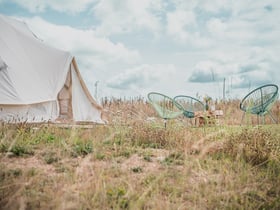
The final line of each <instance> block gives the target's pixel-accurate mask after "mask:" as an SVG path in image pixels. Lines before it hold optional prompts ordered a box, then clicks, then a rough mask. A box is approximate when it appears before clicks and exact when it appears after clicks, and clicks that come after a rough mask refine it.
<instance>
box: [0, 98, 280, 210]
mask: <svg viewBox="0 0 280 210" xmlns="http://www.w3.org/2000/svg"><path fill="white" fill-rule="evenodd" d="M236 105H237V102H236V101H230V102H226V103H220V104H217V105H216V107H219V108H221V109H223V110H224V113H225V114H224V116H223V118H222V119H220V124H218V125H211V126H204V127H196V126H194V124H192V123H191V122H190V120H189V119H184V118H183V117H182V118H178V119H174V120H170V121H168V122H167V126H166V128H165V127H164V123H163V121H162V120H161V119H159V118H157V116H156V113H155V112H154V110H153V109H152V107H151V106H150V105H149V104H148V103H146V102H145V101H144V100H141V99H139V100H136V101H121V100H117V101H107V102H106V104H105V103H104V106H105V109H107V110H108V111H107V114H108V116H107V119H108V122H109V123H108V124H107V125H91V127H78V126H72V127H71V126H69V127H58V126H55V125H51V124H50V125H29V124H21V125H8V124H1V126H0V158H1V162H0V209H279V208H280V188H279V186H280V141H279V135H280V134H279V133H280V127H279V125H278V124H276V125H273V124H270V121H269V119H267V124H266V125H258V124H257V120H256V118H254V116H249V117H252V119H253V120H251V119H250V120H249V122H245V121H244V124H243V125H241V126H240V120H241V117H242V112H241V111H240V110H239V109H238V107H236ZM276 111H277V110H276ZM276 111H275V110H274V114H275V113H276ZM276 115H277V113H276ZM249 117H248V118H249Z"/></svg>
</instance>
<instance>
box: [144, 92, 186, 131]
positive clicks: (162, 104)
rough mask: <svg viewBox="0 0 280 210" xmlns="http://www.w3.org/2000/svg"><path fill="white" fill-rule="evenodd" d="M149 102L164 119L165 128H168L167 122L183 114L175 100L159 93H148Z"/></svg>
mask: <svg viewBox="0 0 280 210" xmlns="http://www.w3.org/2000/svg"><path fill="white" fill-rule="evenodd" d="M148 100H149V102H150V104H152V106H153V108H154V109H155V110H156V112H157V114H158V115H159V116H160V117H161V118H162V119H164V127H165V128H166V121H167V120H169V119H173V118H176V117H178V116H179V115H182V114H183V111H182V110H181V109H179V105H178V104H177V102H176V101H174V100H173V98H171V97H169V96H167V95H164V94H162V93H158V92H150V93H148Z"/></svg>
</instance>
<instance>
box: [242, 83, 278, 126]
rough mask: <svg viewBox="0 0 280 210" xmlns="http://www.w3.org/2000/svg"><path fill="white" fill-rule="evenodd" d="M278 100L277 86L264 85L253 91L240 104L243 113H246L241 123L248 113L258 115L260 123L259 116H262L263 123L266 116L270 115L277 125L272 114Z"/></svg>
mask: <svg viewBox="0 0 280 210" xmlns="http://www.w3.org/2000/svg"><path fill="white" fill-rule="evenodd" d="M277 99H278V86H277V85H275V84H267V85H263V86H260V87H258V88H256V89H254V90H252V91H251V92H249V93H248V94H247V95H246V96H245V97H244V98H243V99H242V101H241V102H240V105H239V107H240V109H241V110H242V111H244V113H243V116H242V119H241V123H242V121H243V119H244V116H245V114H246V113H249V114H255V115H257V116H258V122H259V116H262V117H263V123H264V117H265V115H267V114H268V115H269V116H270V118H271V119H272V121H274V123H277V121H278V120H277V119H275V118H274V117H273V115H272V114H271V112H270V110H271V108H272V106H273V104H274V103H275V102H276V101H277Z"/></svg>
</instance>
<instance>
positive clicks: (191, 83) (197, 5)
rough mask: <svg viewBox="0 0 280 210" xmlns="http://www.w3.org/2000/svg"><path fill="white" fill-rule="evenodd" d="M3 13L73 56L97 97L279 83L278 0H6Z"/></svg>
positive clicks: (223, 91) (236, 94) (244, 89)
mask: <svg viewBox="0 0 280 210" xmlns="http://www.w3.org/2000/svg"><path fill="white" fill-rule="evenodd" d="M0 14H3V15H7V16H11V17H14V18H16V19H19V20H22V21H24V22H26V23H27V25H28V27H29V28H30V29H31V30H32V31H33V33H34V34H36V36H37V37H38V38H40V39H41V40H42V41H43V42H45V43H46V44H48V45H50V46H53V47H56V48H58V49H62V50H66V51H69V52H70V53H71V54H72V55H73V56H75V58H76V61H77V63H78V66H79V70H80V72H81V74H82V76H83V78H84V80H85V82H86V84H87V86H88V88H89V90H90V92H91V93H92V95H93V96H94V97H95V98H96V100H101V99H102V98H104V97H116V98H119V97H121V98H133V97H144V98H146V96H147V94H148V93H149V92H159V93H162V94H165V95H168V96H170V97H174V96H176V95H188V96H192V97H196V98H199V99H202V98H204V97H205V96H210V97H212V98H216V99H242V98H243V97H244V96H245V95H246V94H247V93H248V92H249V91H251V90H252V89H254V88H257V87H259V86H261V85H264V84H268V83H273V84H276V85H279V84H280V74H279V67H280V59H279V55H280V39H279V37H280V1H279V0H173V1H172V0H141V1H139V0H0ZM0 30H1V29H0Z"/></svg>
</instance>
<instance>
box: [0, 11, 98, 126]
mask: <svg viewBox="0 0 280 210" xmlns="http://www.w3.org/2000/svg"><path fill="white" fill-rule="evenodd" d="M0 28H1V30H0V121H4V122H45V121H51V122H55V121H60V120H63V121H66V122H77V121H83V122H96V123H103V120H102V118H101V114H102V107H101V106H100V105H99V104H97V103H96V101H95V100H94V98H93V97H92V96H91V94H90V92H89V90H88V88H87V87H86V84H85V82H84V80H83V79H82V77H81V74H80V72H79V69H78V65H77V63H76V61H75V58H74V57H73V56H72V55H71V54H70V53H69V52H66V51H62V50H58V49H55V48H53V47H50V46H47V45H46V44H44V43H43V41H41V40H39V39H38V38H37V37H36V36H35V35H34V34H33V33H32V32H31V31H30V29H29V28H28V27H27V25H26V24H25V23H24V22H21V21H18V20H15V19H12V18H9V17H6V16H3V15H0Z"/></svg>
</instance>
